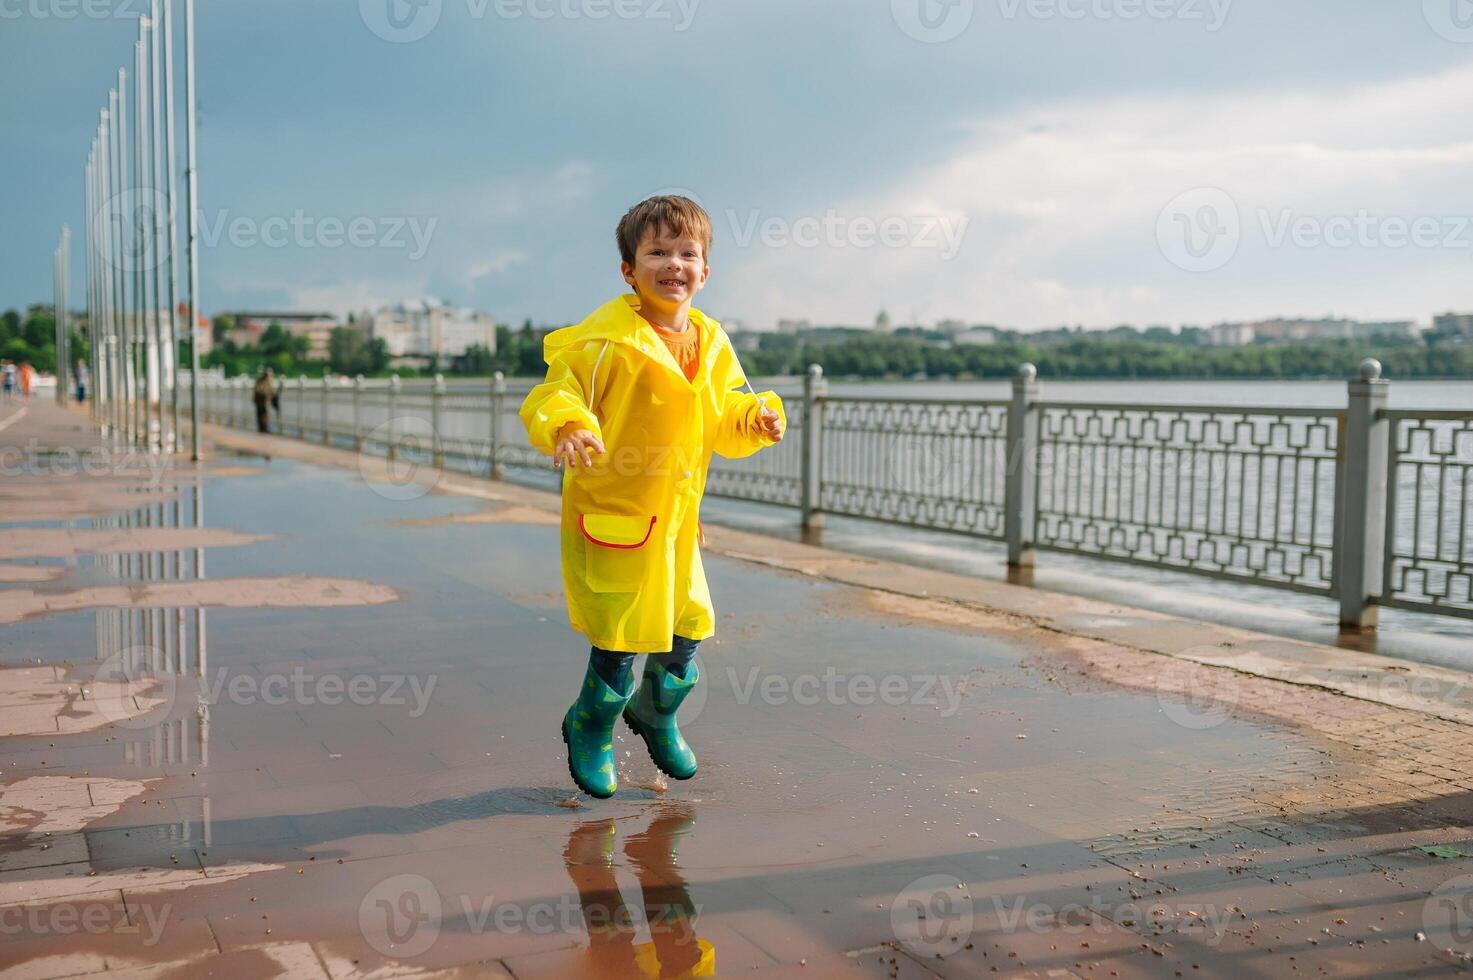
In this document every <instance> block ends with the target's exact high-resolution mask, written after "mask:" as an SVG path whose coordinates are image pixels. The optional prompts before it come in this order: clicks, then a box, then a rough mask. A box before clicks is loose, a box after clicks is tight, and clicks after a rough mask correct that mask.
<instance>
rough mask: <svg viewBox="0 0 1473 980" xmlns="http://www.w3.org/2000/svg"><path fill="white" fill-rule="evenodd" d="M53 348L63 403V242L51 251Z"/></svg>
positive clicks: (58, 391)
mask: <svg viewBox="0 0 1473 980" xmlns="http://www.w3.org/2000/svg"><path fill="white" fill-rule="evenodd" d="M51 350H52V356H53V358H54V359H55V360H56V362H57V372H56V394H55V396H54V397H55V398H56V403H57V404H58V405H60V404H61V392H62V389H64V388H65V387H66V379H65V377H63V375H62V372H61V370H60V367H61V360H60V358H61V243H60V242H57V244H56V250H55V251H53V252H52V253H51Z"/></svg>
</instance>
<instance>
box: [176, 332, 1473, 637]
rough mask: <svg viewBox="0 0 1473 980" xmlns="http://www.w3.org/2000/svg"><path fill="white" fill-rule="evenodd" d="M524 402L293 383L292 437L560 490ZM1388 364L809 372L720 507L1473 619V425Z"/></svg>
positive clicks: (249, 410)
mask: <svg viewBox="0 0 1473 980" xmlns="http://www.w3.org/2000/svg"><path fill="white" fill-rule="evenodd" d="M531 387H532V382H525V381H524V382H517V383H511V384H509V383H507V382H506V381H505V380H504V379H503V378H502V377H501V376H500V375H497V376H495V377H494V378H491V379H489V380H481V379H478V380H474V381H457V382H453V383H449V384H447V383H446V382H445V380H444V379H442V378H438V377H437V378H436V379H435V380H434V381H433V382H429V381H415V382H410V383H404V384H401V383H400V381H399V379H398V378H392V379H390V380H388V381H373V382H369V381H365V380H364V379H362V378H357V379H354V380H349V379H345V378H340V379H328V380H314V381H310V382H309V381H307V380H306V379H305V378H298V379H294V380H292V381H289V382H287V383H286V384H285V385H284V390H283V391H282V402H281V412H280V415H279V426H280V430H281V432H282V433H283V434H286V435H292V436H296V437H297V438H301V439H307V440H311V441H318V442H321V443H323V444H326V445H335V446H340V447H343V448H350V449H356V450H359V451H363V452H368V453H373V454H376V455H387V456H389V457H390V458H394V457H403V458H405V459H413V460H415V461H419V462H425V463H432V464H434V465H438V466H444V467H448V468H452V469H456V470H462V471H466V472H470V473H475V474H478V475H482V476H488V477H491V478H497V479H499V478H501V477H502V476H504V475H505V474H506V473H507V472H508V471H509V470H515V471H519V472H524V473H526V472H528V471H532V470H536V471H541V472H542V473H543V474H544V476H543V477H541V478H539V482H542V483H546V482H547V479H548V478H549V477H550V476H551V461H550V460H549V459H548V458H547V457H546V456H543V455H542V454H541V453H538V452H537V451H535V450H533V449H532V447H531V446H530V445H529V444H528V442H527V439H526V435H525V432H524V431H523V429H522V425H521V422H520V420H519V419H518V417H517V416H518V410H519V409H520V407H521V403H522V400H523V399H524V398H525V397H526V394H527V392H528V391H529V390H530V389H531ZM1387 390H1388V385H1387V383H1386V382H1385V381H1383V380H1381V378H1380V365H1379V364H1376V363H1375V362H1374V361H1368V362H1367V363H1366V364H1365V365H1363V366H1362V372H1361V377H1360V378H1359V379H1357V380H1355V381H1352V382H1350V384H1349V387H1348V404H1347V407H1346V408H1344V409H1318V408H1316V409H1300V408H1279V407H1267V406H1254V407H1216V406H1200V405H1153V404H1118V403H1114V404H1112V403H1094V402H1073V401H1059V402H1049V401H1044V400H1041V399H1039V397H1038V383H1037V381H1036V378H1035V375H1034V371H1033V368H1032V365H1024V366H1023V368H1022V369H1021V370H1020V371H1019V373H1018V376H1017V377H1016V378H1015V379H1014V382H1013V395H1012V398H1011V399H1010V400H1007V401H965V400H947V399H933V398H885V397H856V396H849V395H843V396H839V395H830V394H829V393H828V389H827V382H826V381H825V380H824V378H823V372H822V369H820V368H819V367H818V366H817V365H814V366H813V367H811V368H810V369H809V372H808V375H807V377H806V378H805V379H804V384H803V389H802V393H801V395H797V393H790V397H788V399H787V404H786V408H787V416H788V432H789V437H788V438H786V439H784V440H783V442H782V443H781V444H779V445H777V446H774V447H772V448H770V449H767V450H764V451H763V452H761V453H758V454H756V455H755V456H752V457H749V458H747V459H741V460H727V459H722V458H720V457H717V458H716V459H714V460H713V461H712V465H711V469H710V478H709V481H708V485H707V492H708V493H710V494H712V495H713V496H721V497H728V498H732V499H738V500H746V501H754V502H759V503H768V504H777V505H780V506H787V507H795V508H797V509H798V510H799V512H800V519H801V521H802V523H803V525H804V526H805V527H808V528H817V527H821V526H822V524H823V520H824V517H825V515H827V514H834V515H841V516H847V517H858V518H864V519H869V520H878V521H884V522H888V523H892V524H898V525H903V526H907V527H917V528H926V529H932V530H940V531H950V532H959V533H963V534H967V535H969V536H973V537H978V538H985V539H991V540H996V541H1000V542H1005V543H1006V546H1007V555H1008V561H1009V563H1010V564H1013V565H1017V566H1027V565H1031V564H1033V562H1034V560H1035V554H1036V552H1038V551H1048V552H1064V553H1072V554H1077V555H1083V556H1088V557H1093V558H1100V559H1105V560H1109V561H1116V562H1129V563H1134V564H1139V565H1148V566H1151V567H1156V568H1164V569H1170V570H1173V571H1181V572H1188V573H1191V574H1194V575H1205V576H1211V577H1214V578H1220V579H1227V580H1233V581H1238V582H1246V583H1250V584H1255V585H1264V586H1269V587H1273V588H1280V589H1292V590H1295V591H1299V592H1306V593H1310V594H1315V595H1322V596H1327V597H1332V598H1336V599H1338V600H1339V602H1340V618H1341V621H1342V622H1343V623H1346V624H1347V625H1354V626H1362V627H1365V626H1374V625H1375V622H1376V610H1377V608H1378V607H1379V606H1395V607H1400V608H1404V609H1414V610H1419V611H1423V612H1433V613H1441V614H1446V615H1454V616H1463V617H1469V618H1473V412H1447V411H1394V412H1393V411H1390V410H1388V409H1387V407H1386V399H1387ZM201 396H202V401H201V404H202V411H203V414H204V415H205V417H207V418H208V419H209V420H211V421H215V422H220V423H224V424H227V425H236V426H242V427H250V426H251V425H252V424H253V421H254V408H253V406H252V401H251V397H252V389H251V384H250V382H249V381H248V380H246V379H237V380H236V381H234V382H229V383H225V384H214V385H210V386H207V387H202V388H201Z"/></svg>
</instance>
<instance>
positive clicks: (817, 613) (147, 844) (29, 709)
mask: <svg viewBox="0 0 1473 980" xmlns="http://www.w3.org/2000/svg"><path fill="white" fill-rule="evenodd" d="M0 411H3V410H0ZM0 424H4V418H3V417H0ZM207 434H208V436H209V440H208V442H209V449H210V452H209V454H208V455H209V460H208V462H207V463H205V464H202V465H200V466H193V465H191V464H189V463H188V462H187V460H184V459H173V460H169V461H168V465H161V460H160V459H159V458H157V457H147V456H132V455H129V454H126V453H110V452H104V451H103V450H102V448H101V443H100V442H99V437H98V436H97V435H96V434H95V433H93V432H92V431H91V430H90V426H89V425H88V423H87V422H86V420H85V418H84V417H82V416H80V415H76V414H71V413H65V412H62V411H60V410H58V409H55V408H54V407H52V406H46V405H35V404H33V406H32V408H31V409H30V411H29V412H28V414H27V416H26V417H24V418H21V419H19V420H17V421H16V422H14V423H12V424H10V425H8V426H7V428H6V429H5V430H4V431H3V433H0V440H4V441H5V442H6V445H7V446H8V447H10V448H8V449H7V450H6V452H7V455H6V457H5V459H4V463H5V466H6V469H5V471H4V475H3V477H0V542H3V544H0V623H4V624H5V625H0V705H3V716H0V717H4V718H5V724H6V727H4V729H3V730H4V731H5V732H7V733H8V734H7V736H6V737H5V738H4V739H3V740H0V821H3V830H0V976H11V975H14V976H36V977H61V976H73V975H86V974H93V973H100V972H103V971H108V972H112V973H115V974H121V975H125V976H181V977H182V976H198V975H214V976H272V975H287V976H332V977H349V976H400V975H417V974H424V973H434V972H437V971H447V972H446V973H445V975H456V976H461V975H464V976H503V977H507V976H509V977H516V978H522V980H525V978H533V977H565V976H568V977H582V976H587V977H656V976H670V977H674V976H712V975H721V976H738V975H741V976H745V975H753V976H758V977H776V976H831V975H850V974H852V975H855V976H874V977H943V978H961V977H974V976H981V975H988V976H991V975H1003V976H1039V977H1042V976H1080V977H1108V976H1119V977H1135V976H1142V977H1158V976H1164V977H1171V976H1178V975H1180V976H1235V977H1236V976H1249V977H1252V976H1324V975H1336V976H1339V975H1398V976H1421V975H1428V976H1430V975H1443V974H1446V973H1448V972H1450V971H1454V970H1459V969H1463V968H1465V966H1466V962H1467V960H1466V957H1467V956H1468V955H1470V954H1473V857H1470V855H1473V831H1470V830H1469V829H1468V828H1467V823H1468V821H1469V818H1470V815H1473V798H1470V794H1473V766H1469V765H1468V763H1467V760H1468V759H1469V757H1470V754H1473V753H1470V750H1473V729H1470V728H1469V727H1468V726H1467V724H1465V719H1464V715H1463V712H1464V710H1465V707H1466V706H1465V703H1464V702H1465V698H1466V696H1467V692H1466V691H1465V690H1464V686H1463V683H1462V679H1461V678H1462V675H1456V674H1453V673H1452V672H1447V671H1444V672H1441V673H1439V672H1437V671H1435V670H1422V671H1420V672H1417V673H1416V674H1415V680H1417V681H1418V682H1419V683H1417V684H1413V683H1410V682H1409V680H1407V679H1405V678H1403V677H1402V673H1403V669H1402V668H1400V667H1398V666H1397V665H1396V664H1394V663H1391V662H1389V661H1385V660H1384V659H1383V660H1377V659H1375V658H1371V657H1369V656H1365V655H1356V654H1353V653H1351V652H1349V651H1343V650H1342V651H1336V650H1332V649H1331V648H1314V647H1312V646H1311V645H1308V644H1288V643H1277V642H1275V641H1273V640H1271V638H1265V637H1253V636H1251V635H1249V634H1244V633H1243V632H1242V631H1233V630H1230V629H1227V628H1224V627H1216V626H1206V625H1201V624H1192V623H1188V622H1184V621H1181V620H1174V619H1172V618H1171V617H1166V616H1159V615H1155V614H1145V613H1139V612H1138V611H1135V610H1130V609H1124V608H1121V607H1114V606H1106V605H1104V604H1099V603H1091V602H1089V601H1087V600H1082V599H1075V598H1071V597H1061V596H1052V595H1049V594H1046V593H1039V592H1034V591H1031V590H1027V589H1020V588H1016V587H1012V586H1008V585H1006V584H1000V583H982V584H973V583H970V582H968V581H966V580H962V579H961V578H960V577H959V576H949V577H948V576H946V575H945V574H944V573H939V572H925V573H922V572H921V571H919V570H915V569H908V568H905V567H903V566H896V565H890V564H887V563H884V562H880V561H875V560H871V559H857V558H853V557H845V556H841V555H838V554H836V553H833V552H825V551H822V550H820V549H816V548H811V547H805V546H802V545H799V544H795V543H792V542H777V541H773V540H771V539H766V538H763V537H760V536H758V535H754V534H749V533H744V532H739V531H734V530H730V529H722V528H715V527H713V528H709V529H708V531H709V536H710V538H711V547H710V549H709V550H708V554H707V556H706V566H707V571H708V575H709V578H710V581H711V587H712V592H713V595H714V597H715V600H716V605H717V610H718V621H719V627H718V630H719V631H718V634H717V636H716V637H715V638H713V639H711V640H708V641H707V642H706V643H704V644H703V645H702V647H701V655H700V670H701V674H702V677H703V681H702V683H701V685H700V687H698V689H697V694H696V695H695V696H694V697H693V699H692V700H691V701H689V702H687V705H686V707H685V708H684V709H683V711H682V719H683V722H684V724H683V728H684V729H685V731H686V732H687V734H688V737H689V738H690V741H691V743H692V744H693V746H694V747H695V749H696V751H697V752H698V753H699V755H700V759H701V769H700V772H699V773H698V774H697V775H696V777H695V778H694V779H692V780H690V781H689V782H684V783H669V782H667V781H666V780H665V779H664V778H663V777H660V776H659V774H658V773H657V772H656V770H655V769H654V768H653V766H652V765H651V764H650V763H649V762H648V760H647V758H646V757H645V755H644V750H643V746H642V744H641V743H640V742H639V741H638V740H637V739H635V738H634V737H632V736H631V735H630V734H629V733H628V732H627V730H624V729H623V728H622V727H621V729H620V731H619V736H618V740H617V743H616V745H617V748H618V754H619V757H620V779H621V788H620V791H619V793H618V794H617V795H616V796H615V797H614V798H613V799H612V800H608V801H595V800H591V799H588V798H586V797H580V796H578V795H577V794H575V793H574V792H573V790H572V787H571V785H570V784H569V782H568V777H567V772H566V766H565V762H564V758H563V754H562V745H561V742H560V741H559V739H558V736H557V725H558V720H559V718H560V716H561V713H562V711H563V709H564V708H565V706H566V702H567V701H568V700H569V698H570V697H571V694H572V693H573V691H574V689H575V687H576V685H577V682H578V680H579V678H580V677H581V675H582V672H583V669H584V665H585V658H586V649H585V647H584V645H583V644H582V642H581V639H580V638H579V637H578V636H577V635H576V634H573V633H571V632H570V631H569V629H568V627H567V621H566V617H565V613H564V610H563V607H562V603H561V597H560V590H559V576H558V564H557V562H558V547H557V533H558V531H557V527H556V525H555V523H554V521H553V514H554V513H555V511H554V508H555V507H556V500H555V498H553V497H550V496H549V495H547V494H540V493H538V492H536V491H533V490H528V489H526V488H518V487H510V486H505V485H500V484H493V483H487V482H483V481H475V480H472V479H470V478H459V479H449V478H447V479H443V480H440V479H436V480H433V481H431V482H433V483H434V488H433V490H431V491H430V492H424V491H425V490H426V489H427V488H428V486H429V485H428V484H426V483H424V482H420V483H415V482H414V481H408V482H405V481H403V480H398V479H394V478H393V474H392V473H388V471H386V469H385V465H386V464H382V463H381V462H380V461H359V460H355V459H354V458H353V457H352V455H351V454H348V453H342V452H334V451H331V450H323V449H320V448H314V447H309V446H304V445H301V444H296V445H293V444H290V443H287V442H286V441H284V440H277V439H272V438H260V437H256V436H253V435H249V434H242V433H225V432H223V431H219V430H208V431H207ZM318 464H322V465H318ZM973 588H975V589H980V590H982V591H980V592H976V593H975V594H973V593H965V594H963V592H962V591H957V592H956V594H954V595H953V594H948V593H947V592H946V590H948V589H954V590H966V589H973ZM1291 647H1292V649H1291ZM1240 654H1251V656H1247V655H1244V656H1239V655H1240ZM1357 657H1363V659H1355V658H1357ZM1317 658H1319V659H1317ZM1336 658H1342V659H1336ZM1343 658H1351V659H1343ZM1407 673H1408V674H1410V673H1412V672H1411V671H1409V670H1408V671H1407ZM1347 695H1353V696H1347ZM1468 718H1473V714H1469V715H1468Z"/></svg>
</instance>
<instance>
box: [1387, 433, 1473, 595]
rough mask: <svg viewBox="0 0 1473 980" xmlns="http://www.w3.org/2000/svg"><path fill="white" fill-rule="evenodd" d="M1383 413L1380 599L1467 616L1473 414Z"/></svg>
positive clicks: (1472, 558)
mask: <svg viewBox="0 0 1473 980" xmlns="http://www.w3.org/2000/svg"><path fill="white" fill-rule="evenodd" d="M1385 417H1386V421H1387V424H1388V425H1389V426H1390V430H1391V431H1390V432H1389V433H1388V440H1387V441H1388V453H1387V470H1386V547H1385V552H1386V554H1385V566H1384V570H1383V577H1382V583H1383V585H1382V591H1381V596H1380V600H1379V601H1380V604H1381V605H1383V606H1397V607H1400V608H1402V609H1418V610H1422V611H1424V612H1440V613H1448V614H1451V615H1455V616H1470V617H1473V412H1427V411H1422V412H1407V411H1396V412H1391V411H1388V412H1387V413H1386V416H1385Z"/></svg>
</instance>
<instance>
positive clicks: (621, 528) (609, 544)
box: [578, 514, 655, 592]
mask: <svg viewBox="0 0 1473 980" xmlns="http://www.w3.org/2000/svg"><path fill="white" fill-rule="evenodd" d="M578 527H579V530H581V531H582V532H583V537H584V538H585V539H586V541H587V546H586V547H585V549H584V553H585V555H586V564H585V567H584V572H585V577H586V579H587V581H588V588H589V590H590V591H593V592H638V591H639V588H640V586H641V584H643V582H644V579H645V573H646V570H647V566H648V564H649V549H647V548H646V547H645V544H646V543H647V542H648V541H649V539H650V537H651V535H653V534H654V532H655V518H654V517H653V516H651V517H637V516H636V517H627V516H624V515H621V514H583V515H582V516H580V517H579V518H578Z"/></svg>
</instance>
